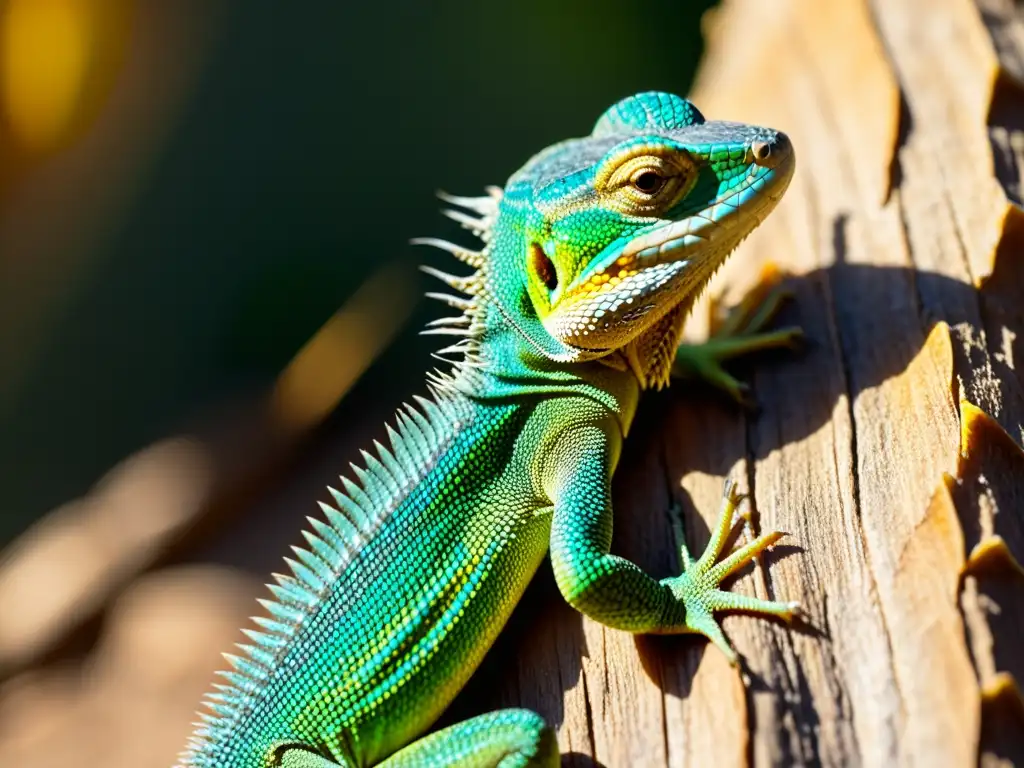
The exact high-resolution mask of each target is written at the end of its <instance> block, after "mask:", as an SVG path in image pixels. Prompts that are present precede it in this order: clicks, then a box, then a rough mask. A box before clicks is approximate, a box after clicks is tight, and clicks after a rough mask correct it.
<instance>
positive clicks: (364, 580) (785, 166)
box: [180, 93, 795, 768]
mask: <svg viewBox="0 0 1024 768" xmlns="http://www.w3.org/2000/svg"><path fill="white" fill-rule="evenodd" d="M793 163H794V161H793V153H792V149H791V147H790V145H789V142H788V139H786V137H785V136H784V135H783V134H781V133H778V132H776V131H773V130H770V129H765V128H756V127H752V126H746V125H741V124H736V123H724V122H706V121H705V120H704V118H703V117H702V116H701V115H700V113H699V112H698V111H697V110H696V108H695V107H693V105H692V104H690V102H688V101H686V100H684V99H681V98H679V97H677V96H672V95H669V94H660V93H645V94H639V95H636V96H633V97H630V98H628V99H624V100H623V101H621V102H619V103H618V104H616V105H614V106H613V107H612V108H611V109H609V110H608V111H607V112H606V113H605V114H604V115H603V116H602V117H601V119H600V120H599V121H598V123H597V125H596V126H595V128H594V131H593V133H592V134H591V135H590V136H587V137H584V138H581V139H574V140H570V141H565V142H562V143H560V144H556V145H554V146H552V147H550V148H548V149H546V150H544V151H543V152H541V153H540V154H538V155H536V156H535V157H534V158H532V159H531V160H530V161H529V162H528V163H527V164H526V165H525V166H524V167H523V169H521V170H520V171H519V172H517V173H516V174H515V175H513V176H512V177H511V178H510V179H509V181H508V183H507V184H506V186H505V188H504V190H497V189H492V190H490V191H489V194H488V196H487V197H483V198H448V200H449V202H451V203H452V204H454V205H457V206H459V207H462V208H465V209H467V210H469V211H471V212H472V213H474V214H475V215H469V214H465V213H460V212H452V213H451V215H453V217H455V218H457V219H458V220H460V221H462V223H463V224H465V225H466V226H467V227H468V228H470V229H472V230H473V231H475V232H476V233H477V234H478V235H480V236H481V237H482V238H483V240H484V242H485V246H484V248H483V249H482V251H480V252H475V251H469V250H467V249H463V248H461V247H458V246H454V245H452V244H450V243H445V242H443V241H436V240H429V239H428V240H424V241H422V242H426V243H429V244H434V245H440V246H441V247H443V248H445V249H446V250H449V251H451V252H452V253H453V254H454V255H456V256H457V257H458V258H460V259H461V260H462V261H464V262H466V263H467V264H469V265H470V266H472V267H473V268H475V270H476V271H475V272H474V273H473V274H472V275H470V276H468V277H461V278H460V277H454V276H451V275H446V274H444V273H439V272H437V271H436V270H429V269H428V271H430V272H433V273H434V274H437V275H438V276H439V277H441V278H442V279H443V280H445V281H446V282H447V283H448V284H449V285H450V286H452V287H453V288H454V289H455V290H456V291H457V292H458V293H459V295H441V298H442V300H444V301H446V302H447V303H449V304H450V305H452V306H454V307H456V308H457V309H459V310H460V313H459V314H458V315H457V316H456V317H453V318H447V319H444V320H441V321H435V323H432V324H431V325H432V329H431V330H432V331H434V332H440V333H443V334H448V335H455V336H457V337H458V338H459V340H458V341H457V342H456V344H454V345H453V346H452V347H449V348H447V349H446V350H442V353H443V354H455V355H456V356H457V357H458V358H459V359H457V360H456V361H455V362H454V366H453V370H452V373H451V374H440V373H436V374H432V375H431V389H432V397H431V398H430V399H427V398H417V401H416V403H415V404H414V405H411V406H406V407H404V408H403V409H402V410H400V411H399V412H398V414H397V416H396V423H395V428H390V427H389V434H390V441H391V447H390V448H385V447H384V446H382V445H379V444H378V445H377V446H376V453H375V454H371V453H364V462H365V464H364V466H363V467H353V472H354V474H355V479H354V480H349V479H347V478H343V479H342V489H341V490H340V491H335V490H333V489H332V490H331V494H332V496H333V500H334V504H333V505H326V504H321V507H322V510H323V516H322V517H321V518H315V519H314V518H310V525H311V529H310V530H309V531H307V532H306V533H305V534H304V535H305V537H306V540H307V542H308V548H307V549H298V548H296V549H295V551H296V553H297V554H296V559H295V560H289V561H288V564H289V566H290V568H291V570H292V572H293V575H292V576H275V579H276V582H277V583H276V584H274V585H272V586H271V587H270V589H271V590H272V593H273V596H272V599H270V600H266V601H263V604H264V606H265V608H266V609H267V615H266V616H264V617H256V618H254V621H255V622H256V623H257V624H258V625H259V629H258V630H257V629H253V630H247V632H248V634H249V636H250V637H251V638H252V640H253V642H252V644H251V645H249V646H244V647H243V655H241V656H237V657H229V661H231V664H232V666H233V670H232V671H228V672H224V673H222V675H223V677H224V682H223V683H222V684H220V685H219V686H218V690H217V691H216V692H214V693H211V694H208V696H207V698H206V700H205V702H204V703H205V704H206V705H207V706H208V707H209V709H210V710H211V711H210V712H208V713H204V714H203V715H202V721H201V722H200V723H197V727H196V731H195V733H194V735H193V737H192V739H191V741H190V743H189V746H188V748H187V750H186V751H185V752H184V753H183V754H182V756H181V758H180V766H183V767H184V768H267V767H268V766H281V767H282V768H329V767H331V766H338V765H341V766H369V765H384V766H388V767H389V768H394V767H396V766H404V765H459V766H477V765H479V766H484V765H501V766H526V765H554V764H557V759H558V752H557V745H556V744H555V740H554V737H553V734H552V731H551V730H550V728H549V727H548V726H547V725H545V723H544V722H543V721H542V720H541V719H540V718H539V717H538V716H537V715H535V714H533V713H530V712H527V711H525V710H503V711H499V712H495V713H491V714H488V715H483V716H481V717H478V718H474V719H472V720H469V721H467V722H465V723H460V724H457V725H455V726H452V727H450V728H447V729H445V730H443V731H440V732H438V733H434V734H431V735H429V736H426V737H424V738H419V737H420V736H421V734H422V733H423V732H424V731H426V730H427V729H428V728H429V726H430V725H431V724H432V723H433V722H434V721H435V720H436V719H437V717H438V716H439V715H440V714H441V712H442V711H443V710H444V708H445V707H446V706H447V705H448V704H449V703H450V702H451V700H452V699H453V698H454V696H455V695H456V693H457V692H458V691H459V689H460V688H461V687H462V686H463V685H464V683H465V682H466V681H467V679H468V678H469V676H470V675H471V674H472V672H473V671H474V669H475V668H476V667H477V665H478V664H479V662H480V660H481V659H482V658H483V656H484V654H485V653H486V651H487V650H488V648H489V647H490V646H491V644H492V643H493V641H494V639H495V638H496V636H497V634H498V632H499V631H500V630H501V628H502V626H503V624H504V623H505V621H506V619H507V618H508V616H509V614H510V613H511V611H512V609H513V607H514V606H515V604H516V602H517V601H518V599H519V597H520V596H521V595H522V593H523V590H524V589H525V588H526V585H527V584H528V583H529V580H530V579H531V577H532V576H533V574H534V572H535V571H536V569H537V567H538V565H539V564H540V562H541V561H542V559H543V558H544V557H545V555H546V554H548V553H550V557H551V559H552V563H553V566H554V573H555V577H556V580H557V582H558V586H559V589H560V590H561V592H562V594H563V595H564V596H565V597H566V599H567V600H568V602H569V603H570V604H572V605H573V606H574V607H576V608H577V609H579V610H581V611H582V612H583V613H586V614H587V615H589V616H591V617H593V618H594V619H596V620H598V621H601V622H603V623H604V624H606V625H609V626H611V627H616V628H619V629H624V630H628V631H630V632H656V633H672V632H699V633H703V634H706V635H707V636H708V637H710V638H711V639H712V640H713V641H714V642H715V643H716V644H717V645H719V647H721V648H722V649H723V650H724V651H725V652H726V653H727V654H728V655H730V658H733V659H734V658H735V654H734V653H733V651H732V649H731V648H730V647H729V645H728V643H727V641H726V640H725V638H724V636H723V635H722V633H721V631H720V629H719V627H718V624H717V622H716V620H715V619H714V618H713V615H712V614H713V611H716V610H723V609H744V610H748V611H752V612H754V613H761V614H766V615H773V616H780V617H783V618H788V617H790V616H791V615H792V614H793V612H794V610H795V605H794V604H790V603H775V602H766V601H759V600H755V599H754V598H749V597H745V596H742V595H733V594H731V593H729V592H725V591H721V590H719V589H718V583H719V582H720V581H721V579H722V578H724V577H725V576H727V575H728V574H729V573H731V572H733V571H735V570H736V569H737V568H739V567H741V566H742V565H743V564H744V563H746V562H747V561H749V560H750V559H751V558H752V557H753V556H755V555H756V554H757V553H758V552H760V551H761V550H763V549H765V548H766V547H768V546H770V545H771V544H772V543H774V541H776V540H777V538H778V537H779V535H780V534H775V533H772V534H768V535H765V536H762V537H760V538H758V539H756V540H755V541H753V542H751V543H750V544H747V545H745V546H744V547H743V548H741V549H740V550H738V551H736V552H734V553H732V554H729V555H727V556H726V557H725V558H724V559H722V560H721V561H720V562H716V561H717V560H718V556H719V554H720V553H721V550H722V548H723V544H724V541H725V538H726V536H727V534H728V531H729V530H730V528H731V525H732V516H733V509H734V507H735V503H736V502H737V497H736V496H735V494H733V493H731V492H730V493H727V497H726V502H725V505H724V506H725V508H724V510H723V515H722V522H721V523H720V524H719V525H718V526H717V527H716V530H715V531H714V532H713V535H712V543H711V545H709V548H708V551H707V552H706V553H705V555H704V556H703V557H702V558H701V559H700V560H698V561H696V562H693V561H691V559H690V557H689V554H688V553H687V552H686V551H685V548H684V550H683V552H682V560H683V563H682V564H683V566H684V572H683V573H682V574H681V575H679V576H676V577H673V578H668V579H662V580H661V581H658V580H655V579H653V578H652V577H650V576H648V575H647V574H646V573H644V572H643V571H642V570H641V569H640V568H638V567H637V566H635V565H634V564H633V563H631V562H629V561H627V560H624V559H623V558H620V557H617V556H614V555H611V554H609V547H610V543H611V497H610V481H611V477H612V474H613V472H614V470H615V466H616V463H617V461H618V457H619V453H620V449H621V445H622V440H623V438H624V437H625V435H626V433H627V432H628V430H629V426H630V423H631V421H632V419H633V415H634V413H635V410H636V404H637V400H638V397H639V395H640V392H641V391H642V390H643V389H646V388H651V387H661V386H664V385H665V384H666V383H667V382H668V379H669V374H670V371H671V370H672V368H673V365H674V363H675V362H676V357H677V351H676V350H677V347H678V344H679V339H680V334H681V331H682V322H683V320H684V319H685V316H686V314H687V312H688V311H689V308H690V306H691V305H692V303H693V301H694V300H695V298H696V297H697V295H698V294H699V292H700V291H701V289H702V288H703V286H704V285H705V284H706V283H707V281H708V279H709V278H710V276H711V275H712V274H713V272H714V271H715V270H716V269H717V268H718V266H720V264H721V263H722V262H723V261H724V259H725V258H726V256H727V255H728V254H729V252H730V251H732V249H733V248H734V247H735V246H736V244H737V243H738V242H739V241H740V240H741V239H742V238H743V237H745V236H746V235H747V234H748V233H749V232H750V231H751V230H752V229H753V228H754V227H756V226H757V224H758V223H759V222H760V221H761V220H762V219H763V218H764V217H765V216H766V215H768V213H769V212H770V211H771V209H772V208H773V207H774V206H775V204H776V202H777V201H778V199H779V198H780V197H781V196H782V194H783V192H784V191H785V188H786V186H787V185H788V183H789V179H790V177H791V175H792V171H793ZM786 338H791V335H790V336H789V337H786ZM780 339H781V340H785V339H784V338H783V337H782V336H779V335H778V334H776V335H775V336H774V337H773V339H772V340H770V341H768V342H760V341H758V340H757V337H750V339H748V341H749V344H748V346H750V347H757V346H770V345H778V343H780ZM706 362H707V361H706V360H705V367H707V365H706ZM720 375H725V374H720ZM726 376H727V375H726ZM417 739H419V740H417Z"/></svg>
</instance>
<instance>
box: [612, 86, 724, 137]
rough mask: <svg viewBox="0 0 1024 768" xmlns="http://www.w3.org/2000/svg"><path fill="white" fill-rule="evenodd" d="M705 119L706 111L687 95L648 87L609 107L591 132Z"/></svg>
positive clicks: (632, 129) (673, 126)
mask: <svg viewBox="0 0 1024 768" xmlns="http://www.w3.org/2000/svg"><path fill="white" fill-rule="evenodd" d="M703 122H704V115H702V114H701V113H700V110H698V109H697V108H696V107H695V106H694V105H693V102H691V101H689V100H688V99H684V98H683V97H682V96H676V95H675V94H672V93H661V92H659V91H648V92H647V93H638V94H636V95H635V96H629V97H627V98H625V99H623V100H622V101H620V102H618V103H617V104H613V105H612V106H611V107H609V108H608V109H607V110H606V111H605V113H604V114H603V115H601V117H600V118H598V121H597V124H596V125H595V126H594V130H593V133H592V135H594V136H611V135H614V134H622V133H642V132H644V131H659V130H661V131H664V130H673V129H676V128H685V127H686V126H688V125H700V124H702V123H703Z"/></svg>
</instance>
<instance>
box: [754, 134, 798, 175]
mask: <svg viewBox="0 0 1024 768" xmlns="http://www.w3.org/2000/svg"><path fill="white" fill-rule="evenodd" d="M792 151H793V148H792V145H791V144H790V143H789V137H788V136H787V135H786V134H784V133H782V132H781V131H779V132H777V133H776V134H775V135H774V136H773V137H772V138H770V139H768V140H758V141H754V142H751V144H750V154H751V155H752V156H753V158H754V162H755V163H756V164H757V165H760V166H763V167H765V168H776V167H778V166H779V165H780V164H782V163H785V162H786V158H787V157H789V155H790V154H792Z"/></svg>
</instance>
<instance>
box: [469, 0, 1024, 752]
mask: <svg viewBox="0 0 1024 768" xmlns="http://www.w3.org/2000/svg"><path fill="white" fill-rule="evenodd" d="M709 21H710V23H709V24H708V36H709V40H708V52H707V55H706V59H705V61H704V64H703V67H702V70H701V72H700V76H699V82H698V84H697V86H696V88H695V90H694V94H693V97H694V99H695V101H696V102H697V103H698V104H699V105H700V108H701V109H702V111H704V112H705V114H708V115H711V116H715V117H727V118H729V119H736V120H744V121H750V122H758V123H765V124H769V125H773V126H776V127H779V128H782V129H783V130H785V131H787V132H788V133H789V134H790V136H791V138H792V139H793V142H794V145H795V147H796V151H797V158H798V161H797V162H798V171H797V175H796V177H795V179H794V182H793V185H792V188H791V190H790V191H789V193H788V195H787V198H786V199H785V200H784V201H783V204H782V205H781V206H780V208H779V210H778V211H777V212H776V213H775V214H773V215H772V216H771V217H770V218H769V220H768V221H767V222H766V223H765V224H764V225H763V227H762V228H761V229H760V230H759V231H758V232H757V233H756V234H755V235H754V236H753V237H751V238H750V239H749V241H748V242H747V243H746V244H745V245H744V246H743V247H742V248H741V249H740V252H739V253H737V254H736V256H735V257H734V259H733V261H732V263H731V264H730V266H729V268H728V269H727V270H725V271H724V272H723V274H722V276H721V278H720V279H719V282H718V284H717V285H718V286H720V287H719V288H718V290H719V291H721V290H723V288H724V287H727V296H729V297H731V298H732V299H733V300H735V299H736V298H737V297H739V296H741V295H742V294H743V292H744V291H746V290H748V289H749V288H750V287H751V286H752V284H753V281H752V279H751V278H752V276H756V275H757V273H758V265H759V264H762V263H764V262H766V261H772V262H774V263H775V264H777V265H779V267H781V268H782V269H783V270H784V271H786V272H788V273H791V274H792V275H793V278H792V287H793V290H794V292H795V302H794V303H793V305H792V306H791V307H789V308H788V309H787V310H786V312H785V314H784V317H783V320H784V321H786V322H789V321H794V322H799V323H800V324H801V325H803V327H804V328H805V329H806V330H807V332H808V335H809V337H810V345H809V348H808V350H807V352H806V354H805V355H803V356H802V357H800V358H799V359H795V360H792V359H790V360H786V359H781V358H773V359H771V360H764V361H762V362H761V364H760V365H759V367H758V368H757V370H756V372H753V373H752V374H751V375H752V381H753V384H754V388H755V392H756V396H757V399H758V401H759V402H760V404H761V406H762V411H761V412H760V413H759V414H757V415H755V416H750V415H746V414H741V413H737V412H735V410H733V409H731V408H729V407H728V406H726V405H724V404H719V403H718V402H716V401H715V400H714V399H713V397H708V396H707V395H706V394H704V395H701V396H700V397H699V398H697V399H694V398H692V397H689V396H688V395H687V392H686V391H685V390H683V391H679V390H676V391H674V392H672V393H670V394H667V395H661V396H657V397H655V398H654V399H653V400H654V401H653V402H648V403H647V404H646V405H645V406H644V408H643V410H642V412H641V415H640V420H639V423H638V425H637V428H636V429H635V430H634V434H633V435H631V437H630V441H629V443H630V444H629V447H628V450H627V453H626V456H625V457H624V460H623V466H622V468H621V470H620V474H619V476H618V477H617V482H616V496H615V499H616V504H617V510H616V535H615V537H616V545H615V546H616V548H617V550H618V551H619V552H621V553H622V554H625V555H627V556H629V557H631V558H633V559H635V560H636V561H637V562H639V563H641V564H642V565H644V566H645V567H647V568H649V569H650V570H651V571H652V572H654V573H657V574H662V575H663V574H667V573H670V572H672V570H673V569H674V568H675V567H676V563H675V561H674V559H673V553H672V549H673V548H672V547H671V546H670V542H671V534H670V531H671V526H670V521H669V518H668V516H667V514H666V512H665V510H666V509H668V508H669V506H670V504H671V502H672V501H680V502H682V504H683V509H684V513H685V516H686V529H687V530H686V532H687V536H688V539H689V541H690V543H691V544H692V545H693V546H694V547H700V546H702V544H703V542H704V541H706V538H707V527H708V525H710V524H711V521H712V518H713V516H714V514H715V513H716V511H717V507H718V500H719V495H720V493H721V485H722V481H723V479H724V478H725V477H726V476H729V475H731V476H733V477H736V478H737V479H739V480H740V482H741V483H745V484H746V486H747V488H748V490H749V491H750V492H751V494H752V497H753V500H754V505H755V508H756V511H757V515H756V519H757V522H758V524H759V525H760V527H761V528H762V529H765V530H767V529H770V528H780V529H782V530H786V531H789V532H791V533H792V534H793V535H792V538H791V539H788V540H787V543H788V544H789V546H780V547H777V548H776V550H775V552H773V553H772V554H771V555H770V556H768V557H766V558H765V559H764V560H765V562H764V570H762V569H757V570H756V571H751V572H748V574H747V575H745V576H744V577H743V578H742V579H741V580H740V581H739V582H738V584H737V586H736V588H737V589H738V590H741V591H744V592H749V593H751V594H757V595H759V596H780V597H781V596H784V597H786V598H794V599H798V600H800V601H802V602H803V604H804V606H805V607H806V610H807V620H806V624H805V625H804V626H802V627H798V628H796V629H794V630H790V629H787V628H786V627H784V626H780V625H772V624H769V623H766V622H763V621H760V620H756V619H751V618H748V617H734V618H729V619H727V620H726V622H725V628H726V631H727V633H728V634H729V635H730V637H731V638H732V640H733V641H734V642H735V644H736V646H737V648H738V649H739V650H740V652H741V653H742V655H743V657H744V666H743V669H742V670H741V671H738V670H734V669H731V668H730V667H729V666H728V665H726V664H725V663H724V662H723V660H722V658H721V657H720V655H719V654H718V653H717V652H716V651H714V650H713V649H709V648H707V647H706V646H705V645H704V644H703V643H700V642H697V641H688V640H686V639H679V638H659V639H657V641H656V642H655V641H651V640H647V639H640V640H634V639H633V638H632V637H630V636H628V635H625V634H623V633H619V632H614V631H610V630H607V629H603V628H602V627H600V626H598V625H596V624H594V623H593V622H591V621H589V620H586V619H582V620H581V619H580V618H579V617H577V616H576V615H574V614H573V613H572V611H571V610H570V609H568V608H566V607H564V606H563V605H562V604H561V602H560V601H559V599H558V597H557V595H556V594H554V593H553V591H549V592H544V590H543V588H541V587H537V588H535V590H534V592H533V593H532V594H531V596H530V601H528V603H527V605H532V606H533V607H532V608H530V609H529V611H524V612H523V613H522V614H521V615H519V616H517V618H516V623H515V625H514V627H513V629H512V632H511V633H510V635H509V636H508V637H506V638H505V639H504V640H502V641H501V644H500V645H499V646H498V648H497V649H496V651H495V653H494V654H492V655H491V657H490V658H489V659H488V661H487V662H486V665H485V668H484V670H483V673H482V674H481V675H480V677H479V679H478V680H477V681H476V682H475V683H474V686H473V687H472V688H471V689H470V691H468V692H467V694H466V696H464V697H463V698H462V699H461V700H460V703H459V707H460V709H461V710H462V711H463V712H469V711H476V710H482V709H485V708H487V707H488V706H490V705H492V704H499V703H500V704H509V703H519V704H523V705H526V706H531V707H534V708H536V709H538V710H539V711H541V712H542V713H543V714H545V715H546V716H547V717H549V718H550V719H551V720H552V721H553V722H555V723H557V724H558V725H559V734H560V739H561V744H562V747H563V749H565V750H566V751H569V752H571V753H573V757H570V758H569V760H568V762H569V763H570V764H576V765H588V764H591V763H592V762H597V763H599V764H603V765H607V766H623V765H672V766H676V765H680V766H681V765H742V764H747V763H753V764H755V765H791V764H819V763H821V764H828V765H851V764H852V765H857V764H863V765H890V764H900V765H929V766H938V765H951V766H962V765H972V764H975V763H976V762H978V761H979V760H980V761H981V762H982V763H984V764H986V765H988V764H992V765H994V764H1006V763H1011V764H1024V716H1022V715H1024V704H1022V701H1021V698H1020V693H1019V690H1018V688H1017V686H1016V684H1015V683H1014V680H1021V679H1022V675H1024V656H1022V654H1021V648H1022V643H1024V570H1021V569H1020V567H1019V566H1018V565H1016V563H1019V562H1021V561H1022V560H1024V504H1022V496H1024V471H1022V470H1024V454H1022V453H1021V449H1020V447H1019V444H1018V443H1019V441H1020V440H1021V437H1022V428H1024V425H1022V414H1024V398H1022V396H1021V392H1022V391H1021V381H1020V371H1019V369H1018V368H1017V365H1018V363H1017V361H1018V360H1020V359H1021V354H1020V353H1021V348H1020V344H1021V336H1020V334H1021V333H1022V331H1024V323H1022V317H1024V309H1022V308H1024V290H1022V287H1024V280H1022V274H1024V251H1022V245H1024V238H1022V231H1024V228H1022V222H1024V216H1022V214H1021V211H1020V209H1019V207H1018V204H1019V202H1020V189H1021V177H1020V158H1021V153H1022V147H1024V133H1022V131H1021V129H1022V127H1024V88H1022V80H1021V76H1022V74H1024V65H1022V62H1024V23H1022V16H1021V15H1019V13H1018V11H1016V10H1015V9H1014V7H1013V6H1012V5H1011V3H1009V2H1008V1H1007V2H999V1H998V0H986V1H984V2H981V1H979V2H977V3H975V2H973V1H972V0H945V1H944V2H941V3H936V2H933V1H932V0H929V1H928V2H926V1H925V0H884V2H883V1H882V0H879V1H878V2H875V3H873V4H869V3H866V2H845V3H821V2H817V0H787V1H782V0H780V1H779V2H776V3H772V4H771V12H770V13H766V12H765V5H764V4H763V3H760V2H757V0H732V1H731V2H725V3H724V4H723V6H722V7H721V8H720V9H719V10H718V11H716V12H715V14H714V17H713V18H712V19H710V20H709ZM713 290H714V289H713ZM997 536H998V537H1001V538H998V539H997V538H996V537H997ZM1014 556H1016V560H1014ZM537 605H541V606H543V610H540V611H538V609H537V607H536V606H537ZM538 614H539V615H538ZM512 660H515V661H514V663H512ZM496 687H497V688H498V689H499V690H500V693H498V694H497V695H495V694H494V693H493V691H494V690H495V688H496ZM1001 761H1002V762H1001Z"/></svg>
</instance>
